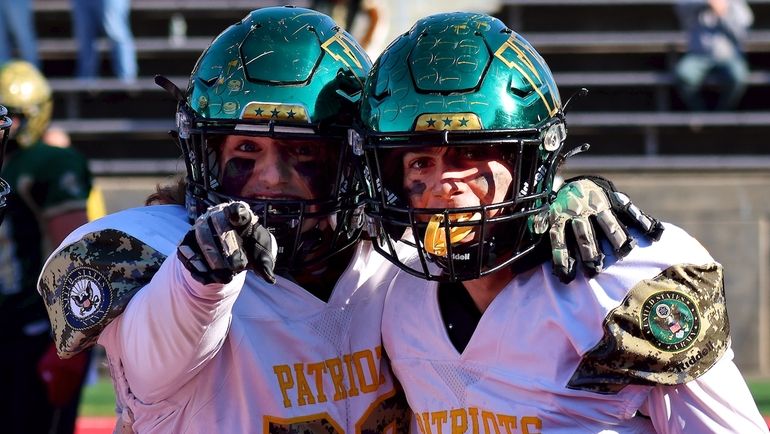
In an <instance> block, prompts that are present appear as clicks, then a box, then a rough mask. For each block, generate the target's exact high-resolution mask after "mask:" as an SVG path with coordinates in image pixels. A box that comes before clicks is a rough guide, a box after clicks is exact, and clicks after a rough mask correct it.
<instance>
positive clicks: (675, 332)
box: [642, 291, 700, 352]
mask: <svg viewBox="0 0 770 434" xmlns="http://www.w3.org/2000/svg"><path fill="white" fill-rule="evenodd" d="M642 332H643V333H644V337H645V338H646V339H647V341H648V342H650V343H651V344H653V345H654V346H655V347H657V348H659V349H661V350H663V351H672V352H675V351H681V350H684V349H686V348H688V347H689V346H690V345H691V344H692V343H693V342H694V341H695V338H696V337H698V333H699V332H700V317H699V316H698V310H697V308H696V307H695V302H694V301H693V300H692V299H691V298H690V297H688V296H686V295H684V294H682V293H680V292H677V291H663V292H658V293H655V294H653V295H652V296H650V297H649V298H647V300H645V302H644V305H643V306H642Z"/></svg>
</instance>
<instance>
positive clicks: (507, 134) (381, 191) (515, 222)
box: [364, 118, 565, 281]
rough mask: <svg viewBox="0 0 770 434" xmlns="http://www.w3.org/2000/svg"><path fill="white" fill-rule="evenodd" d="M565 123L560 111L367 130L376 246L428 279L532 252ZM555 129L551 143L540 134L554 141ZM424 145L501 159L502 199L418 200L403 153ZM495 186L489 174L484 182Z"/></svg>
mask: <svg viewBox="0 0 770 434" xmlns="http://www.w3.org/2000/svg"><path fill="white" fill-rule="evenodd" d="M564 131H565V130H564V124H563V119H561V118H555V119H554V120H553V121H552V122H550V123H548V124H546V125H545V126H543V127H542V128H540V129H532V130H521V131H511V130H506V131H492V130H489V131H483V132H479V131H440V132H423V133H411V134H403V135H398V134H390V133H382V134H370V135H369V136H368V138H367V142H366V145H365V146H364V149H365V152H366V160H367V167H368V168H370V170H371V171H370V172H367V177H368V180H369V182H368V185H369V197H370V198H371V200H370V201H369V202H368V204H367V205H368V208H367V211H368V213H369V214H370V217H371V222H372V223H373V224H372V228H371V229H370V230H371V231H372V232H373V238H375V248H376V249H377V250H378V251H380V253H381V254H383V255H385V256H386V257H388V258H389V259H390V260H391V261H392V262H394V263H396V264H397V265H399V266H400V267H401V268H402V269H404V270H405V271H407V272H409V273H410V274H413V275H416V276H418V277H421V278H424V279H428V280H439V281H465V280H472V279H476V278H478V277H481V276H484V275H487V274H491V273H494V272H496V271H498V270H500V269H501V268H503V267H506V266H509V265H510V264H512V263H513V262H515V261H517V260H518V259H520V258H521V257H523V256H524V255H526V254H527V253H529V252H531V251H532V250H533V249H534V248H535V246H536V244H537V242H538V241H539V239H540V237H541V236H542V235H543V232H544V228H543V225H542V220H543V219H544V218H545V216H546V213H547V210H548V206H549V203H548V202H549V194H550V192H551V186H552V184H553V174H554V173H555V167H554V166H555V165H556V164H558V153H559V150H560V148H561V143H562V141H563V137H564ZM548 132H550V133H548ZM555 134H556V135H558V138H557V139H556V141H557V142H558V146H557V147H553V146H552V145H549V148H550V149H551V150H550V151H549V150H546V148H545V146H544V143H543V142H544V140H545V136H549V139H548V140H550V141H553V140H554V138H553V136H554V135H555ZM430 147H433V148H444V147H446V149H447V150H446V152H457V153H463V154H465V153H467V154H476V155H480V156H482V158H488V159H489V160H495V161H500V162H504V165H505V167H506V168H507V169H508V170H509V171H510V174H511V175H512V179H511V182H510V184H509V185H508V186H507V189H506V191H505V193H504V195H503V196H502V198H501V199H498V200H487V201H483V202H481V201H480V204H479V205H478V206H473V207H458V208H425V207H417V206H415V204H413V203H410V199H409V188H408V187H407V186H406V185H405V184H406V183H408V182H409V181H408V180H405V178H404V170H403V165H402V163H403V156H404V155H406V153H407V152H414V151H417V152H419V150H420V149H425V148H430ZM495 187H499V186H496V185H495V183H494V181H492V182H491V183H490V188H492V189H493V188H495ZM498 197H499V196H498ZM447 240H448V241H447ZM396 241H400V242H403V243H404V244H407V245H410V246H412V247H414V248H416V250H417V252H418V259H419V260H415V261H410V262H409V263H404V262H403V261H401V260H400V259H399V258H398V255H397V249H396Z"/></svg>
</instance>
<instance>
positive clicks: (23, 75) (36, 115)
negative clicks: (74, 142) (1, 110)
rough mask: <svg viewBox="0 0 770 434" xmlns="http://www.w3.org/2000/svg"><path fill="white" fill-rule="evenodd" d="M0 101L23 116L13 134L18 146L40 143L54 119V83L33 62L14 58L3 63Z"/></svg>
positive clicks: (16, 113) (17, 115)
mask: <svg viewBox="0 0 770 434" xmlns="http://www.w3.org/2000/svg"><path fill="white" fill-rule="evenodd" d="M0 104H2V105H4V106H5V107H6V108H7V109H8V112H9V113H10V115H11V116H15V117H17V119H18V120H19V125H18V127H17V128H15V132H14V133H13V137H12V138H11V140H12V141H14V142H16V144H17V145H18V146H22V147H26V146H30V145H32V144H34V143H36V142H37V141H38V140H40V138H41V137H42V136H43V133H45V131H46V130H47V129H48V124H49V123H51V114H52V112H53V98H52V94H51V86H50V85H49V84H48V80H46V78H45V77H44V76H43V74H41V73H40V71H39V70H38V69H37V68H36V67H35V65H33V64H31V63H29V62H25V61H23V60H11V61H9V62H6V63H4V64H3V65H2V66H1V67H0Z"/></svg>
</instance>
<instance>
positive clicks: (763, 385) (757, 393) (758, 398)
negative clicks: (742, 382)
mask: <svg viewBox="0 0 770 434" xmlns="http://www.w3.org/2000/svg"><path fill="white" fill-rule="evenodd" d="M747 383H749V389H751V394H752V395H753V396H754V401H755V402H756V403H757V407H759V412H760V413H762V414H764V415H770V378H762V379H752V380H748V381H747Z"/></svg>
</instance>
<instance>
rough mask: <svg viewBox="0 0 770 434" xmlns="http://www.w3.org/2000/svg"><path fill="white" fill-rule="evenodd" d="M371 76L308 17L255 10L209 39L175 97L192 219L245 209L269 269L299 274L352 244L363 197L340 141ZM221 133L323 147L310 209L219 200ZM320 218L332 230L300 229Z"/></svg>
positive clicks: (305, 203) (315, 17)
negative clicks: (265, 238) (267, 252)
mask: <svg viewBox="0 0 770 434" xmlns="http://www.w3.org/2000/svg"><path fill="white" fill-rule="evenodd" d="M370 68H371V61H370V60H369V58H368V56H367V55H366V54H365V52H364V50H363V49H362V48H361V47H360V46H359V44H358V43H357V42H356V41H355V40H354V39H353V38H352V37H351V36H350V35H349V34H348V33H346V32H345V31H343V30H341V29H340V27H339V26H338V25H337V24H336V23H335V22H334V21H333V20H332V19H331V18H329V17H328V16H326V15H323V14H321V13H318V12H315V11H312V10H309V9H303V8H296V7H289V6H286V7H269V8H263V9H257V10H254V11H252V12H251V13H249V14H248V15H247V16H246V17H245V18H243V20H241V21H240V22H238V23H236V24H234V25H232V26H230V27H229V28H227V29H226V30H225V31H224V32H222V33H221V34H220V35H219V36H217V37H216V38H215V39H214V41H213V42H212V43H211V45H210V46H209V48H208V49H206V51H205V52H204V53H203V54H202V55H201V56H200V58H199V59H198V62H197V64H196V65H195V68H194V70H193V72H192V75H191V77H190V82H189V85H188V87H187V90H186V92H184V93H183V94H181V92H180V95H178V98H179V99H180V102H179V104H178V107H177V119H176V120H177V134H178V141H179V144H180V146H181V148H182V150H183V152H184V155H185V159H186V165H187V201H186V202H187V206H188V210H189V212H190V215H191V217H193V218H194V217H195V216H198V215H200V214H201V213H202V212H203V211H205V210H206V209H207V208H208V207H209V206H212V205H215V204H218V203H222V202H226V201H230V200H243V201H245V202H247V203H249V204H250V205H251V207H252V209H253V210H254V212H255V213H256V214H257V215H258V216H259V217H260V223H261V224H263V225H264V226H265V227H267V228H268V229H269V230H270V231H271V232H272V233H273V235H274V236H275V237H276V239H277V241H278V246H279V251H278V257H277V260H276V269H277V270H296V269H301V268H302V267H303V266H304V265H307V263H308V262H313V261H318V260H321V259H324V258H328V257H329V256H331V255H333V254H335V253H337V252H339V251H341V250H343V249H344V248H346V247H348V246H350V245H352V244H353V243H355V242H356V241H357V239H358V237H359V234H360V231H361V227H362V224H363V221H362V218H363V211H362V195H363V194H364V191H363V190H364V189H363V184H362V182H361V180H360V176H356V173H355V172H357V170H356V167H358V165H357V164H354V160H355V159H356V158H358V159H360V158H361V157H360V156H356V155H353V153H352V151H351V147H350V146H349V145H348V140H347V137H348V129H349V128H350V126H351V124H352V121H353V118H354V116H355V115H356V110H357V109H358V103H359V102H360V96H361V91H362V88H363V82H364V79H365V76H366V74H367V73H368V71H369V69H370ZM159 84H161V85H163V84H162V83H160V82H159ZM164 87H167V88H168V86H167V85H164ZM228 135H239V136H242V135H248V136H261V137H269V138H273V139H278V140H288V141H291V140H299V141H302V143H307V144H311V146H324V147H325V149H327V148H331V149H332V151H331V152H329V153H327V154H325V155H331V157H328V158H329V161H327V163H328V164H325V165H323V167H315V168H313V170H315V171H316V172H319V173H320V174H322V175H323V176H321V178H322V179H316V182H317V183H318V185H323V186H328V189H326V190H325V191H324V192H323V194H321V196H322V197H318V198H317V199H315V200H312V201H311V200H294V199H281V198H275V199H253V198H251V199H249V198H241V197H235V196H232V195H226V194H224V193H223V191H222V190H223V189H222V185H221V182H222V178H221V175H220V173H219V171H220V169H219V161H218V146H219V145H220V144H221V143H222V142H223V140H224V137H226V136H228ZM320 220H324V221H327V222H329V224H328V225H325V226H326V227H330V228H332V229H331V230H329V229H323V230H321V229H318V227H317V225H316V226H315V229H308V226H309V224H304V223H305V222H306V221H309V222H317V221H320ZM311 224H312V223H311Z"/></svg>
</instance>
